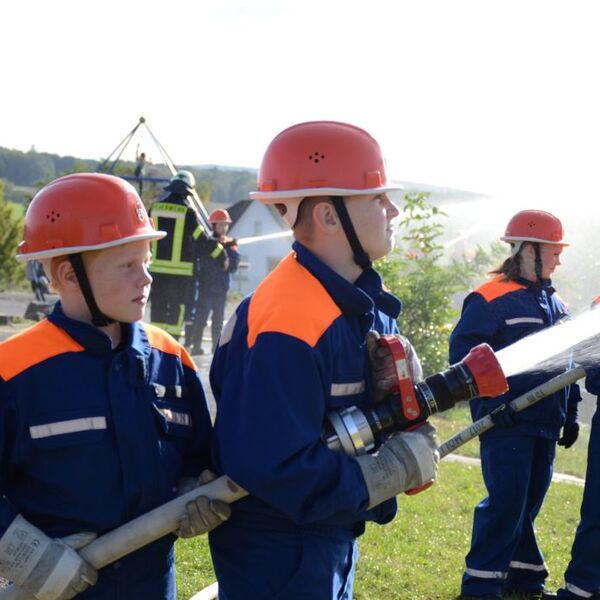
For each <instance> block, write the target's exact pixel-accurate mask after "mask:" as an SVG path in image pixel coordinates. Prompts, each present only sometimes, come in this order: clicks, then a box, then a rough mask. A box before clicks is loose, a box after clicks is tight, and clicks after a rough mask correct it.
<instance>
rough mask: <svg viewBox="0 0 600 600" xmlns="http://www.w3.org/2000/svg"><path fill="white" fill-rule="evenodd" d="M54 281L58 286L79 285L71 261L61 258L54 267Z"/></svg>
mask: <svg viewBox="0 0 600 600" xmlns="http://www.w3.org/2000/svg"><path fill="white" fill-rule="evenodd" d="M55 274H56V283H57V284H58V286H62V287H65V286H74V285H75V286H77V287H79V281H78V280H77V275H76V274H75V269H73V266H72V265H71V261H69V260H63V261H61V262H60V264H59V265H57V267H56V271H55Z"/></svg>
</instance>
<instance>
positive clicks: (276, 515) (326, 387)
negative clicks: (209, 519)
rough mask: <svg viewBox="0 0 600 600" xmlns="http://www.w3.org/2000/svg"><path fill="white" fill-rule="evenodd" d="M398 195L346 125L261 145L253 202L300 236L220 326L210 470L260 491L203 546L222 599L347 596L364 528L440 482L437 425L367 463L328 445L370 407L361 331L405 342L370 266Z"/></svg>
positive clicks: (305, 126) (377, 156)
mask: <svg viewBox="0 0 600 600" xmlns="http://www.w3.org/2000/svg"><path fill="white" fill-rule="evenodd" d="M395 189H398V188H397V187H396V186H394V185H391V184H390V183H389V182H388V181H387V178H386V173H385V166H384V161H383V157H382V154H381V150H380V148H379V145H378V144H377V142H376V141H375V140H374V139H373V138H372V137H371V136H370V135H369V134H368V133H367V132H365V131H363V130H362V129H359V128H357V127H354V126H352V125H348V124H345V123H337V122H330V121H320V122H309V123H301V124H298V125H295V126H293V127H290V128H289V129H286V130H285V131H283V132H282V133H280V134H279V135H278V136H276V137H275V138H274V140H273V141H272V142H271V144H270V145H269V147H268V149H267V150H266V153H265V155H264V158H263V161H262V165H261V167H260V171H259V177H258V191H257V192H254V193H252V194H251V196H252V198H253V199H256V200H259V201H261V202H263V203H267V204H275V205H276V206H277V207H278V208H279V210H280V212H281V213H282V214H283V217H284V218H285V220H286V221H287V223H288V224H289V226H290V227H292V228H293V233H294V237H295V240H296V241H295V242H294V244H293V252H292V253H291V254H289V255H288V256H287V257H286V258H284V259H283V260H282V261H281V263H280V264H279V265H278V266H277V267H276V268H275V270H274V271H273V272H272V273H271V274H270V275H269V276H267V278H266V279H265V280H264V281H263V282H262V283H261V284H260V285H259V287H258V288H257V289H256V291H255V292H254V294H252V295H251V296H250V297H248V298H246V299H245V300H244V301H243V302H242V303H241V304H240V305H239V306H238V308H237V310H236V311H235V313H234V315H233V316H232V317H231V318H230V319H229V321H228V322H227V323H226V325H225V327H224V329H223V332H222V334H221V338H220V340H219V345H218V347H217V349H216V352H215V356H214V360H213V363H212V367H211V375H210V376H211V385H212V389H213V392H214V395H215V398H216V402H217V418H216V423H215V438H214V444H213V451H214V458H215V460H216V463H215V464H216V465H217V466H218V469H219V470H220V472H222V473H226V474H227V475H228V476H229V477H231V478H232V479H233V480H234V481H236V482H237V483H238V484H240V485H241V486H242V487H243V488H244V489H246V490H248V492H249V493H250V496H249V497H248V498H245V499H243V500H241V501H239V502H237V503H236V505H235V510H234V511H233V515H232V518H231V520H230V521H228V522H227V523H225V524H224V525H222V526H221V527H219V528H217V529H215V530H214V532H213V535H211V537H210V538H209V541H210V547H211V553H212V557H213V563H214V567H215V572H216V575H217V579H218V581H219V598H220V599H221V600H239V599H247V598H248V597H250V596H251V597H252V598H253V600H266V599H272V598H285V599H286V600H292V599H298V598H311V600H321V599H322V600H333V599H336V600H340V599H342V600H343V599H349V598H351V597H352V586H353V579H354V569H355V565H356V560H357V543H356V540H357V537H358V536H360V535H361V534H362V533H363V531H364V529H365V521H374V522H376V523H380V524H383V523H388V522H389V521H391V520H392V519H393V517H394V515H395V514H396V500H395V498H394V496H395V495H396V494H398V493H400V492H402V491H405V490H407V489H408V488H415V487H420V486H422V485H423V484H425V483H426V482H428V481H432V480H433V479H434V478H435V474H436V465H437V459H438V454H437V450H436V440H435V435H434V430H433V428H432V427H431V426H430V425H425V426H423V427H421V428H419V429H418V430H416V431H414V432H406V433H400V434H398V435H396V436H394V437H392V438H390V439H389V440H387V441H385V443H384V444H383V445H382V446H381V447H380V448H379V452H378V454H377V455H365V456H361V457H358V458H353V457H350V456H348V455H346V454H343V453H337V452H333V451H332V450H330V449H329V448H328V447H327V445H326V443H325V442H324V441H323V440H322V439H321V433H322V429H323V424H324V420H325V417H326V415H327V413H328V412H329V411H330V410H331V409H334V408H341V407H344V406H348V407H349V406H353V405H355V406H359V407H363V408H365V407H367V406H371V405H372V404H373V397H374V395H375V391H374V383H373V380H372V379H371V377H370V366H369V359H368V352H367V348H366V344H365V338H366V336H367V333H368V332H369V331H370V330H376V331H378V332H379V333H388V334H392V333H397V331H398V329H397V326H396V322H395V319H396V317H397V316H398V314H399V312H400V308H401V305H400V302H399V300H398V299H397V298H395V297H394V296H392V295H391V294H389V293H387V292H386V291H384V289H383V288H382V282H381V279H380V277H379V275H378V274H377V272H376V271H374V270H373V268H372V267H371V261H372V260H375V259H378V258H381V257H382V256H385V255H386V254H388V252H390V250H391V249H392V246H393V242H394V226H393V223H392V222H393V220H394V219H395V217H397V216H398V208H397V207H396V206H395V204H393V203H392V201H391V200H390V198H389V196H388V193H389V192H391V191H393V190H395Z"/></svg>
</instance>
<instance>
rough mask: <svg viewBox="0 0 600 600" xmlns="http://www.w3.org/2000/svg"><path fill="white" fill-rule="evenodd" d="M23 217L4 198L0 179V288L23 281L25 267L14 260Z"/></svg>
mask: <svg viewBox="0 0 600 600" xmlns="http://www.w3.org/2000/svg"><path fill="white" fill-rule="evenodd" d="M22 230H23V219H22V217H20V216H19V214H18V213H17V211H14V210H13V208H12V206H11V205H10V204H9V203H8V202H7V201H6V200H5V199H4V181H3V180H2V179H0V289H2V290H5V289H11V288H14V287H18V286H20V285H22V284H23V283H24V282H25V267H24V266H23V265H22V264H20V263H18V262H17V261H16V260H15V254H16V252H17V245H18V243H19V242H20V241H21V232H22Z"/></svg>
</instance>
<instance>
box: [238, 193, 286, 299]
mask: <svg viewBox="0 0 600 600" xmlns="http://www.w3.org/2000/svg"><path fill="white" fill-rule="evenodd" d="M227 210H228V211H229V214H230V216H231V220H232V221H233V223H232V224H231V227H230V229H229V235H230V236H231V237H233V238H237V239H241V238H253V237H260V236H263V235H267V234H272V233H284V232H289V233H290V235H287V236H284V237H278V238H274V239H265V240H257V241H246V243H243V244H240V248H239V251H240V254H241V261H240V268H239V269H238V271H237V273H235V275H234V276H233V281H232V286H231V289H232V290H233V291H237V292H239V293H241V294H242V295H246V294H249V293H250V292H252V291H254V290H255V289H256V286H257V285H258V284H259V283H260V282H261V281H262V280H263V279H264V278H265V277H266V275H268V274H269V273H270V272H271V271H272V270H273V269H274V268H275V267H276V266H277V264H278V263H279V261H280V260H281V259H282V258H283V257H284V256H286V255H287V254H288V253H289V252H290V250H291V245H292V236H291V232H290V229H289V227H288V226H287V224H286V223H285V221H284V220H283V219H282V218H281V215H280V214H279V211H278V210H277V209H276V208H275V207H273V206H267V205H265V204H262V203H261V202H256V201H252V200H240V201H239V202H236V203H235V204H234V205H232V206H231V207H229V208H228V209H227Z"/></svg>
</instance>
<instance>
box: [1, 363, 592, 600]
mask: <svg viewBox="0 0 600 600" xmlns="http://www.w3.org/2000/svg"><path fill="white" fill-rule="evenodd" d="M584 375H585V370H584V369H583V367H575V368H573V369H569V370H568V371H565V372H564V373H561V374H560V375H558V376H556V377H553V378H552V379H550V380H548V381H547V382H546V383H543V384H542V385H539V386H538V387H536V388H534V389H532V390H530V391H529V392H527V393H526V394H523V395H522V396H519V397H518V398H515V399H514V400H512V401H511V402H510V406H511V407H512V408H513V409H514V410H515V412H520V411H522V410H524V409H525V408H527V407H529V406H531V405H532V404H535V403H536V402H538V401H539V400H541V399H542V398H545V397H546V396H549V395H550V394H553V393H554V392H557V391H558V390H560V389H562V388H564V387H566V386H567V385H569V384H571V383H575V382H576V381H577V380H578V379H581V378H582V377H583V376H584ZM493 426H494V423H493V421H492V418H491V417H490V416H489V415H487V416H485V417H483V418H482V419H479V420H478V421H475V423H472V424H471V425H470V426H469V427H467V428H466V429H464V430H463V431H461V432H459V433H457V434H456V435H455V436H454V437H452V438H450V439H449V440H448V441H447V442H444V443H443V444H442V445H441V446H440V447H439V453H440V458H443V457H445V456H447V455H448V454H450V452H452V451H454V450H456V448H458V447H459V446H462V445H463V444H465V443H466V442H468V441H469V440H472V439H473V438H474V437H477V436H478V435H481V434H482V433H484V432H485V431H487V430H488V429H491V428H492V427H493ZM247 495H248V492H246V491H245V490H243V489H242V488H241V487H239V486H238V485H236V484H235V483H234V482H233V481H232V480H231V479H229V478H228V477H227V476H226V475H223V476H222V477H219V478H218V479H215V480H214V481H211V482H210V483H207V484H205V485H202V486H199V487H197V488H195V489H193V490H191V491H189V492H186V493H185V494H183V495H182V496H179V497H177V498H175V499H173V500H171V501H170V502H167V503H166V504H163V505H161V506H158V507H157V508H155V509H154V510H151V511H149V512H147V513H145V514H143V515H141V516H139V517H137V518H136V519H133V520H132V521H129V522H127V523H125V524H123V525H121V526H120V527H117V528H116V529H113V530H112V531H110V532H109V533H106V534H105V535H103V536H101V537H99V538H97V539H96V540H94V541H93V542H91V543H90V544H89V545H88V546H85V547H84V548H82V549H81V550H80V551H79V554H80V555H81V557H82V558H83V559H84V560H86V561H87V562H88V563H89V564H90V565H92V566H93V567H94V568H95V569H101V568H102V567H105V566H106V565H109V564H110V563H112V562H115V561H116V560H119V559H120V558H123V556H126V555H127V554H130V553H131V552H135V551H136V550H139V549H140V548H142V547H143V546H146V545H147V544H150V543H152V542H154V541H156V540H158V539H159V538H161V537H163V536H165V535H167V534H169V533H172V532H174V531H176V530H177V528H178V527H179V519H180V518H181V516H182V515H183V514H184V512H185V505H186V504H187V503H188V502H189V501H191V500H194V499H195V498H197V497H198V496H207V497H208V498H211V499H215V500H223V501H224V502H228V503H232V502H235V501H236V500H239V499H240V498H243V497H244V496H247ZM0 600H35V598H34V597H33V596H32V595H31V594H29V593H28V592H26V591H24V590H22V589H21V588H19V587H17V586H15V585H12V586H10V587H8V588H5V589H4V590H1V591H0Z"/></svg>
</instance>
